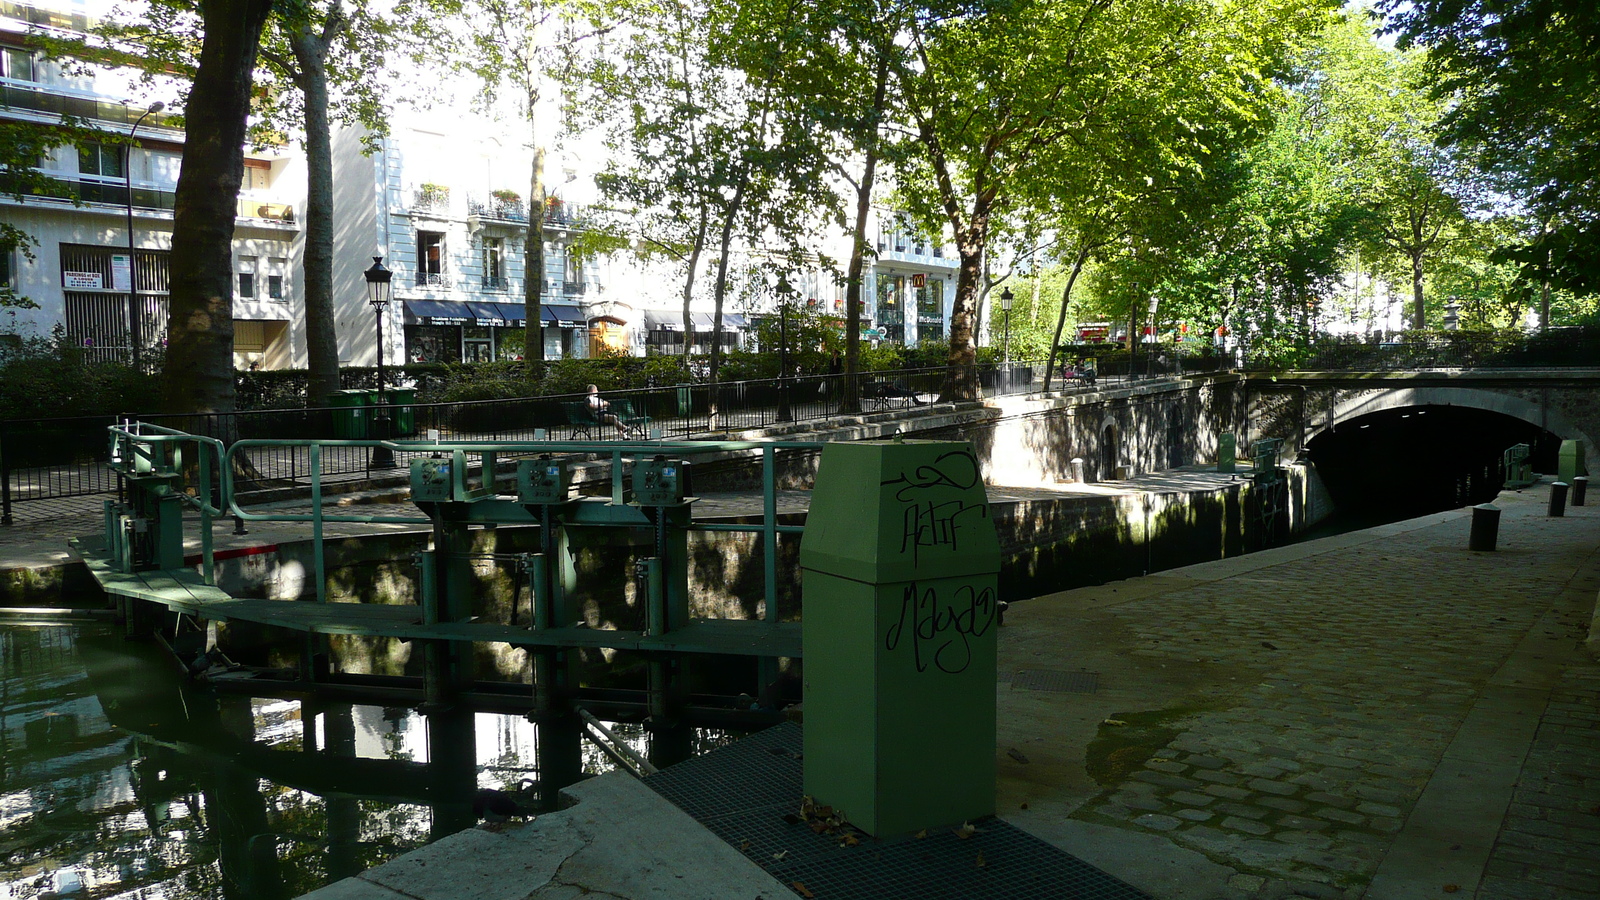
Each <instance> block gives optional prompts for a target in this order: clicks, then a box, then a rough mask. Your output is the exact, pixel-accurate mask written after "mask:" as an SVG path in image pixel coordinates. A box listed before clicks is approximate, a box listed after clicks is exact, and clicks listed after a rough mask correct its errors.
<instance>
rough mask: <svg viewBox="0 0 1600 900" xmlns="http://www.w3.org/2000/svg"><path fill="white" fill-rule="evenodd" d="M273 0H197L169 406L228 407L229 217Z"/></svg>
mask: <svg viewBox="0 0 1600 900" xmlns="http://www.w3.org/2000/svg"><path fill="white" fill-rule="evenodd" d="M272 2H273V0H202V2H201V3H200V15H201V18H202V20H203V21H204V24H205V37H204V39H203V40H202V42H201V45H200V63H199V66H198V67H197V68H196V70H195V75H194V87H193V88H192V89H191V90H190V92H189V101H188V104H187V108H186V110H185V125H184V132H185V137H184V153H183V165H182V167H181V168H180V169H179V172H178V188H177V195H176V202H175V204H174V210H173V215H172V254H171V258H170V259H171V280H170V282H169V288H168V290H169V291H170V295H169V296H170V309H171V320H170V324H169V326H168V338H167V356H166V365H165V367H164V369H163V371H162V396H163V399H164V402H165V405H166V407H167V408H168V409H169V410H171V411H174V412H231V411H232V410H233V408H234V387H233V225H234V218H235V214H236V212H237V210H238V202H239V187H240V182H241V181H242V180H243V178H244V135H245V125H246V123H247V120H248V119H249V116H250V89H251V72H252V70H253V69H254V68H255V64H256V53H257V51H258V50H259V49H260V46H261V29H262V27H263V26H264V25H265V24H266V21H267V16H268V14H269V13H271V11H272Z"/></svg>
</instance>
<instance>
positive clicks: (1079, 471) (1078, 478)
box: [1072, 456, 1083, 484]
mask: <svg viewBox="0 0 1600 900" xmlns="http://www.w3.org/2000/svg"><path fill="white" fill-rule="evenodd" d="M1072 480H1073V481H1074V482H1076V483H1078V484H1083V457H1081V456H1074V457H1073V458H1072Z"/></svg>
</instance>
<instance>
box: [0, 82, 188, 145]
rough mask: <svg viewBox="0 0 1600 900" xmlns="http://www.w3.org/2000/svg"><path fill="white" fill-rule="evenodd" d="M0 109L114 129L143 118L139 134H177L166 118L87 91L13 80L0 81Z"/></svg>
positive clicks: (143, 108)
mask: <svg viewBox="0 0 1600 900" xmlns="http://www.w3.org/2000/svg"><path fill="white" fill-rule="evenodd" d="M0 107H4V108H6V109H9V110H14V111H17V112H23V113H35V114H44V115H50V116H72V117H73V118H77V119H87V120H92V121H97V122H106V123H111V124H115V125H132V124H133V123H135V122H137V121H138V120H139V117H141V116H145V120H144V125H143V126H142V127H141V129H140V133H141V134H143V133H146V132H147V131H148V130H149V129H151V128H164V129H166V130H168V131H176V129H174V128H172V127H171V126H169V125H167V124H166V117H165V116H163V115H161V114H160V113H154V114H150V115H146V113H147V111H148V107H140V106H130V105H128V104H127V103H124V102H122V101H120V100H114V99H112V98H110V97H105V96H102V95H100V94H95V93H92V92H89V91H80V90H75V89H73V88H64V87H60V86H58V85H49V84H41V83H39V82H36V81H22V80H19V79H15V78H0Z"/></svg>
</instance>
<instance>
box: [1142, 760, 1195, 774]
mask: <svg viewBox="0 0 1600 900" xmlns="http://www.w3.org/2000/svg"><path fill="white" fill-rule="evenodd" d="M1144 767H1145V768H1146V769H1153V770H1154V771H1157V772H1166V773H1167V774H1169V775H1182V774H1183V773H1184V772H1187V771H1189V767H1188V766H1186V765H1184V764H1183V763H1181V762H1178V761H1176V760H1171V759H1149V760H1145V764H1144Z"/></svg>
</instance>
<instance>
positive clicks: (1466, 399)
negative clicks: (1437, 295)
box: [1302, 387, 1595, 452]
mask: <svg viewBox="0 0 1600 900" xmlns="http://www.w3.org/2000/svg"><path fill="white" fill-rule="evenodd" d="M1339 396H1340V399H1339V400H1338V402H1336V403H1335V404H1334V406H1333V410H1332V411H1331V412H1329V411H1328V410H1327V409H1326V408H1324V409H1321V410H1307V412H1306V417H1307V418H1308V419H1310V421H1309V422H1307V423H1306V427H1305V433H1304V435H1303V436H1302V441H1303V446H1304V445H1309V444H1310V443H1311V441H1312V440H1313V439H1315V438H1316V437H1317V436H1318V435H1320V434H1323V433H1325V432H1327V431H1331V430H1332V429H1333V428H1334V427H1335V426H1336V425H1338V424H1339V423H1341V422H1346V421H1349V420H1350V419H1354V418H1357V417H1360V416H1364V415H1367V414H1369V413H1375V412H1382V411H1383V410H1389V409H1405V408H1408V407H1416V406H1457V407H1463V408H1467V409H1481V410H1486V411H1488V412H1496V413H1501V414H1502V415H1507V416H1510V417H1512V418H1514V419H1521V420H1522V421H1524V422H1527V423H1528V424H1530V425H1534V426H1537V427H1539V428H1542V429H1544V430H1546V431H1549V432H1551V433H1552V434H1555V435H1556V436H1557V437H1560V438H1562V439H1564V440H1572V439H1577V440H1581V441H1583V442H1584V446H1586V447H1588V448H1590V451H1591V452H1593V448H1594V447H1595V443H1594V440H1593V436H1592V435H1589V434H1586V433H1584V431H1583V430H1582V429H1580V428H1578V427H1577V426H1576V425H1574V424H1573V423H1572V422H1571V421H1570V420H1568V419H1567V417H1566V416H1564V415H1562V414H1561V412H1560V410H1556V409H1549V408H1546V407H1541V406H1540V404H1538V403H1535V402H1533V401H1532V400H1528V399H1526V398H1523V397H1518V396H1516V395H1515V394H1505V393H1501V392H1499V391H1485V390H1477V389H1473V388H1458V387H1416V388H1381V389H1376V390H1372V391H1368V392H1364V393H1361V394H1357V395H1355V396H1349V395H1348V394H1347V393H1346V392H1344V391H1340V392H1339Z"/></svg>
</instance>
